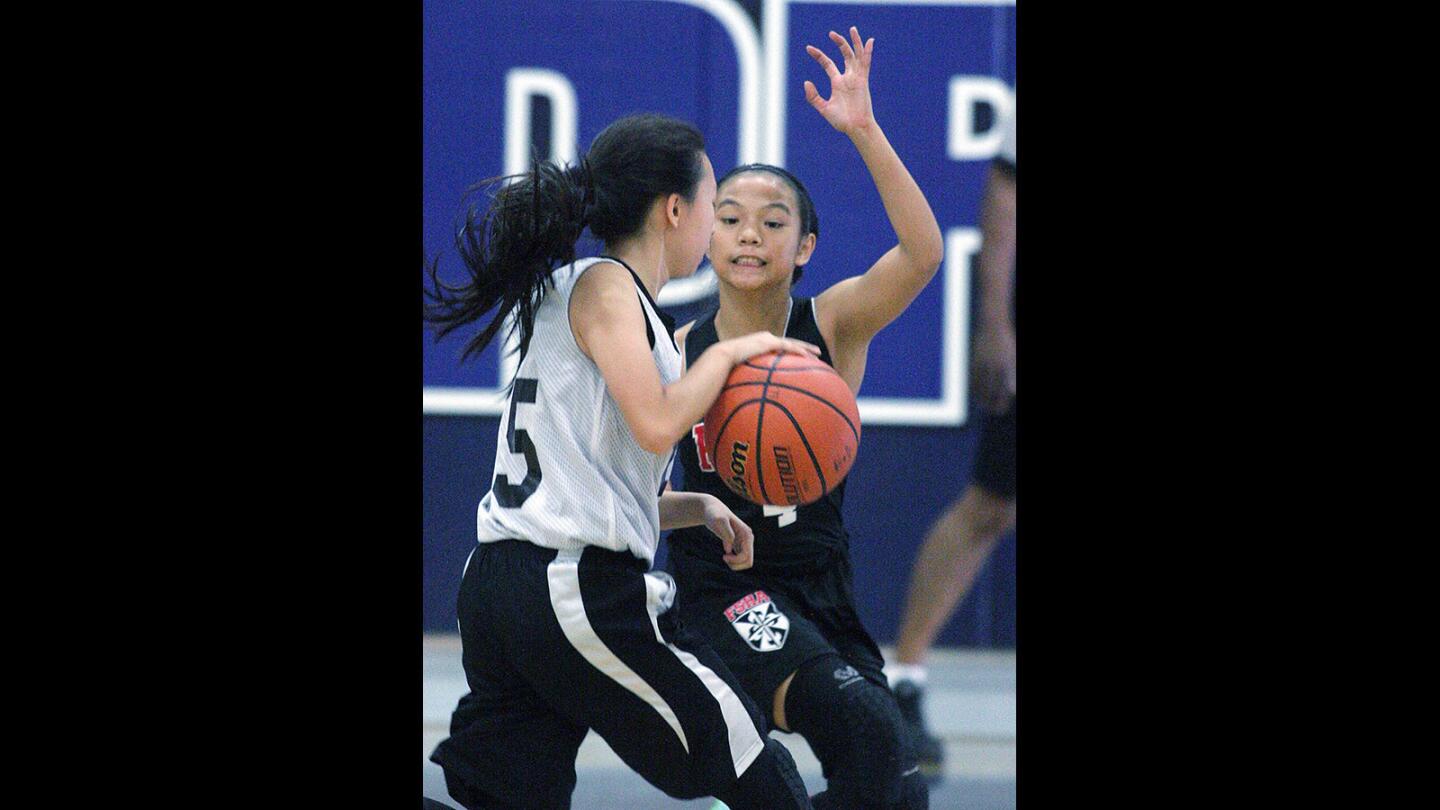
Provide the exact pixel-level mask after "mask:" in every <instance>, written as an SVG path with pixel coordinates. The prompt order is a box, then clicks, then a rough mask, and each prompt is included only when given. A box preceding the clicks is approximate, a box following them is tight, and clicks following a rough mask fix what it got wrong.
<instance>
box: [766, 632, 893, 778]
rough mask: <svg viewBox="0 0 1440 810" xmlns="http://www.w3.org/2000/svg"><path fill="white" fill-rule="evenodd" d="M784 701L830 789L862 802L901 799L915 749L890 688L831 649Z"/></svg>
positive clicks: (801, 674) (801, 675)
mask: <svg viewBox="0 0 1440 810" xmlns="http://www.w3.org/2000/svg"><path fill="white" fill-rule="evenodd" d="M786 704H787V705H786V713H787V717H788V719H789V720H790V727H791V728H792V729H794V730H796V731H797V732H799V733H800V734H801V735H803V736H804V737H805V739H806V741H807V742H809V743H810V747H811V748H812V749H813V750H814V751H815V754H816V756H817V757H818V758H819V759H820V761H821V764H822V765H823V766H824V768H825V777H826V779H827V780H828V781H829V784H830V789H831V790H833V791H835V793H836V794H837V795H842V796H848V797H851V799H852V800H854V801H856V802H859V803H864V804H875V803H879V804H884V805H886V806H889V805H893V804H895V803H897V802H899V801H900V800H901V798H902V795H903V794H904V792H905V787H904V782H905V776H904V773H905V771H906V770H908V769H910V768H913V767H915V753H914V751H913V749H912V747H911V743H910V738H909V736H908V734H906V730H905V725H904V721H903V720H902V719H901V716H900V708H899V706H898V705H897V704H896V703H895V696H894V695H893V694H891V692H890V690H889V689H886V688H884V687H881V686H879V685H877V684H875V683H872V682H871V681H869V680H867V679H866V678H864V677H862V676H861V675H860V674H859V673H858V672H856V671H855V669H854V668H853V667H851V666H849V665H848V664H847V663H846V662H845V661H844V659H842V658H841V657H840V656H839V655H834V654H832V655H826V656H823V657H821V658H819V659H816V660H814V661H811V662H809V663H807V664H806V665H805V666H803V667H801V668H800V670H799V671H798V672H797V673H796V676H795V681H794V682H793V683H792V684H791V685H790V695H789V697H788V699H787V700H786Z"/></svg>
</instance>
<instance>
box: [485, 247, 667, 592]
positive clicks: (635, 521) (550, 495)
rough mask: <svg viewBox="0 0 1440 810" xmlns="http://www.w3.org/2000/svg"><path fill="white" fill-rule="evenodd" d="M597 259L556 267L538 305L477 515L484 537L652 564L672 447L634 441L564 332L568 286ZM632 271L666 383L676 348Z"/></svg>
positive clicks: (593, 371) (567, 328) (567, 319)
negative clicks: (621, 554) (625, 555)
mask: <svg viewBox="0 0 1440 810" xmlns="http://www.w3.org/2000/svg"><path fill="white" fill-rule="evenodd" d="M599 261H603V259H601V258H599V257H594V258H588V259H580V260H578V261H576V262H575V263H573V264H570V265H566V266H564V267H561V268H559V269H557V270H556V271H555V273H554V275H553V276H552V278H553V280H554V283H555V287H554V289H551V290H547V291H546V293H545V298H544V300H543V301H542V302H541V303H540V306H539V307H538V308H537V309H536V311H535V327H534V332H533V333H532V334H531V337H530V346H529V349H528V350H527V351H526V354H525V358H524V359H523V360H521V361H520V366H519V369H518V370H517V372H516V377H515V386H514V389H513V390H512V391H511V393H510V404H509V407H508V408H507V409H506V412H505V414H504V415H502V416H501V418H500V436H499V441H498V443H497V446H496V448H495V477H494V479H493V481H492V484H491V488H490V492H489V493H488V494H486V496H485V497H484V498H483V499H481V501H480V507H479V509H478V510H477V515H476V527H477V536H478V538H479V540H480V542H482V543H486V542H494V541H496V540H504V539H507V538H516V539H520V540H528V541H530V542H531V543H534V544H536V545H538V546H544V547H546V548H558V549H562V550H576V549H582V548H583V547H585V546H587V545H591V546H600V547H601V548H606V549H610V550H613V551H629V552H630V553H631V554H634V555H635V556H636V557H639V558H641V559H643V560H645V561H646V562H647V563H651V564H653V563H654V561H655V547H656V545H657V544H658V543H659V542H660V511H659V498H658V496H659V494H660V490H661V488H662V486H663V485H664V483H665V482H666V481H667V480H669V477H670V465H671V464H672V463H673V461H674V452H673V451H672V450H667V451H666V452H665V454H664V455H656V454H654V453H651V452H649V451H647V450H645V449H644V448H642V447H641V446H640V444H639V443H638V442H636V441H635V435H634V434H633V433H632V432H631V431H630V426H629V425H628V424H626V422H625V418H624V416H623V415H622V414H621V413H620V408H619V407H618V406H617V405H616V404H615V400H614V398H612V397H611V396H610V392H609V391H608V390H607V389H606V387H605V378H604V377H602V376H601V375H600V369H599V368H597V367H596V365H595V363H594V361H592V360H591V359H590V358H589V357H587V356H585V354H584V352H581V351H580V347H579V346H578V345H576V343H575V335H574V333H573V332H571V331H570V316H569V311H570V294H571V291H573V290H574V289H575V283H576V282H577V281H578V280H579V279H580V276H581V274H582V273H584V272H585V270H586V269H588V268H589V267H590V266H592V265H594V264H595V263H596V262H599ZM632 278H633V279H634V281H635V287H636V293H635V297H636V306H638V307H640V308H641V310H642V311H643V312H644V313H645V318H646V320H647V322H648V324H649V328H648V329H647V334H648V335H649V337H650V342H651V343H652V346H651V355H652V356H653V357H654V359H655V367H656V368H657V369H658V370H659V372H660V381H661V383H662V384H665V385H668V384H670V383H672V382H674V381H675V380H677V379H679V378H680V370H681V369H680V363H681V360H680V352H679V351H678V350H677V349H676V348H675V343H674V340H673V338H672V337H671V330H670V328H669V327H668V326H666V324H665V322H664V321H663V320H662V319H661V318H660V315H659V313H658V311H657V310H656V308H655V302H654V301H652V300H650V293H649V291H648V290H646V289H645V288H644V287H643V286H641V285H640V281H639V279H638V278H634V275H633V273H632Z"/></svg>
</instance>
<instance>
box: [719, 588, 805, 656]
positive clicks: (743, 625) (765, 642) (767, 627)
mask: <svg viewBox="0 0 1440 810" xmlns="http://www.w3.org/2000/svg"><path fill="white" fill-rule="evenodd" d="M730 626H731V627H733V628H735V632H737V633H739V634H740V637H741V638H743V639H745V643H746V644H749V645H750V647H751V649H753V650H755V651H756V652H770V651H771V650H778V649H780V648H781V647H784V646H785V637H786V636H788V635H790V620H789V619H788V618H786V617H785V614H784V613H781V612H780V609H779V608H777V607H775V603H774V602H770V601H765V602H761V603H760V604H758V605H756V606H754V607H752V608H750V609H749V610H747V611H745V612H744V613H741V614H740V615H739V616H736V617H735V619H734V621H732V622H731V624H730Z"/></svg>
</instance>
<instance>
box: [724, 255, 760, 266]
mask: <svg viewBox="0 0 1440 810" xmlns="http://www.w3.org/2000/svg"><path fill="white" fill-rule="evenodd" d="M730 263H731V264H733V265H735V266H736V267H764V266H765V265H766V264H768V262H766V261H765V260H764V259H759V258H756V257H754V256H741V257H740V258H738V259H731V260H730Z"/></svg>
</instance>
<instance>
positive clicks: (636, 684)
mask: <svg viewBox="0 0 1440 810" xmlns="http://www.w3.org/2000/svg"><path fill="white" fill-rule="evenodd" d="M580 553H581V552H580V551H561V552H560V553H559V554H557V555H555V561H554V562H552V563H550V565H549V566H548V568H547V574H548V576H549V579H550V606H551V607H552V608H553V609H554V610H555V618H556V619H558V620H559V621H560V629H561V630H563V631H564V633H565V638H567V639H569V641H570V644H571V646H573V647H574V648H575V649H576V650H577V651H579V653H580V655H581V656H583V657H584V658H585V660H586V661H589V662H590V663H591V664H593V665H594V666H595V668H596V669H598V670H600V671H601V672H603V673H605V675H606V676H608V677H609V678H610V679H611V680H613V681H615V682H616V683H618V684H620V685H621V686H623V687H625V688H626V689H628V690H630V691H631V692H632V693H634V694H635V696H636V697H638V698H640V699H641V700H643V701H645V702H646V703H648V704H650V706H651V707H653V708H654V709H655V711H656V712H658V713H659V714H660V716H661V717H662V718H664V720H665V722H666V723H669V724H670V727H671V728H673V729H675V735H676V736H678V737H679V738H680V745H681V746H683V747H684V748H685V753H687V754H688V753H690V742H689V741H688V740H686V739H685V732H684V731H683V730H681V728H680V719H679V718H678V717H676V716H675V710H674V709H671V708H670V704H668V703H666V702H665V699H664V698H662V697H660V693H659V692H656V691H655V688H654V687H652V686H651V685H650V684H648V683H646V682H645V679H644V678H641V677H640V676H639V674H637V673H636V672H635V670H633V669H631V668H630V667H628V666H626V665H625V662H624V661H621V660H620V657H619V656H617V655H616V654H615V653H614V651H612V650H611V649H610V648H609V647H607V646H606V645H605V642H604V641H601V640H600V637H599V636H598V635H596V634H595V628H594V627H591V626H590V619H589V618H587V617H586V616H585V603H584V601H583V600H581V598H580V573H579V568H580ZM651 621H652V622H653V621H654V620H653V618H652V620H651Z"/></svg>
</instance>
